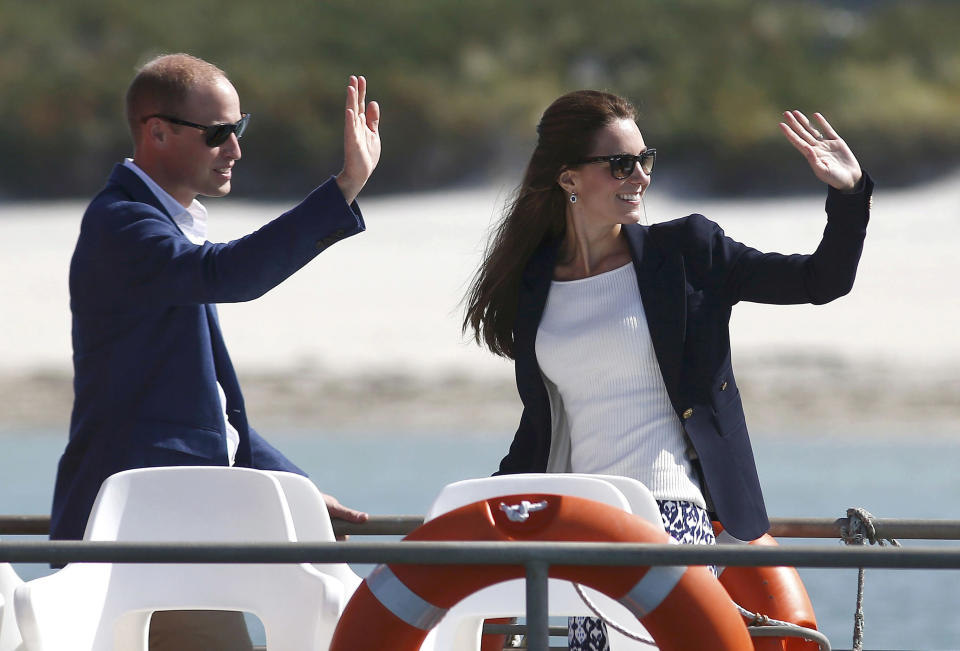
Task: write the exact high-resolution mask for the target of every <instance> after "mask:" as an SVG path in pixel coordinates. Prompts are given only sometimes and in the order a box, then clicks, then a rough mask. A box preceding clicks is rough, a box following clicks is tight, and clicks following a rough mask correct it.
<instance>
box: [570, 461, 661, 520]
mask: <svg viewBox="0 0 960 651" xmlns="http://www.w3.org/2000/svg"><path fill="white" fill-rule="evenodd" d="M571 475H572V476H574V477H591V478H593V479H600V480H602V481H605V482H608V483H610V484H613V485H614V486H616V487H617V489H618V490H619V491H620V492H621V493H623V496H624V497H626V498H627V502H629V503H630V511H631V512H633V514H634V515H638V516H640V517H641V518H643V519H644V520H646V521H647V522H649V523H650V524H652V525H654V526H656V527H663V518H662V517H661V516H660V505H659V504H657V500H656V498H654V496H653V493H651V492H650V489H649V488H647V486H646V485H645V484H644V483H643V482H642V481H639V480H637V479H633V478H632V477H621V476H619V475H588V474H582V473H571Z"/></svg>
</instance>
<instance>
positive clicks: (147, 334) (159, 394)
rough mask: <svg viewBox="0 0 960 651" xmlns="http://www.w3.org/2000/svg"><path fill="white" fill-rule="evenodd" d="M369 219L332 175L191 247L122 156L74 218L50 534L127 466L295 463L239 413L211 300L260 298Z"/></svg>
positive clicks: (78, 514)
mask: <svg viewBox="0 0 960 651" xmlns="http://www.w3.org/2000/svg"><path fill="white" fill-rule="evenodd" d="M362 230H364V223H363V217H362V215H361V214H360V211H359V208H358V207H357V205H356V203H354V204H353V205H352V206H350V205H347V203H346V201H345V200H344V197H343V195H342V194H341V192H340V190H339V187H338V186H337V184H336V183H335V182H334V181H333V180H332V179H331V180H328V181H327V182H326V183H324V184H323V185H321V186H320V187H319V188H317V189H316V190H314V191H313V192H312V193H311V194H310V195H309V196H308V197H307V198H306V199H304V200H303V201H302V202H301V203H300V204H299V205H297V206H296V207H295V208H293V209H292V210H290V211H289V212H287V213H284V214H283V215H281V216H280V217H278V218H276V219H274V220H273V221H271V222H269V223H267V224H266V225H264V226H263V227H261V228H260V229H259V230H257V231H256V232H254V233H252V234H250V235H247V236H246V237H243V238H240V239H238V240H234V241H232V242H229V243H226V244H211V243H209V242H207V243H204V244H203V245H200V246H198V245H195V244H192V243H191V242H190V241H189V240H188V239H187V238H186V236H185V235H184V234H183V233H182V232H181V231H180V229H179V228H178V227H177V225H176V224H175V223H174V221H173V219H172V218H171V216H170V215H169V214H167V212H165V210H164V208H163V207H162V205H161V204H160V202H159V201H158V200H157V198H156V197H155V196H154V194H153V193H152V192H151V191H150V189H149V188H148V187H147V186H146V184H145V183H144V182H143V181H142V180H141V179H140V178H139V177H138V176H137V175H136V174H135V173H134V172H133V171H131V170H130V169H128V168H126V167H124V166H122V165H117V166H116V167H115V168H114V170H113V173H112V174H111V175H110V178H109V180H108V181H107V184H106V186H105V187H104V189H103V190H102V191H101V192H100V193H99V194H98V195H97V196H96V197H95V198H94V199H93V201H92V202H91V203H90V205H89V207H88V208H87V211H86V213H85V214H84V216H83V221H82V223H81V226H80V236H79V238H78V240H77V246H76V249H75V251H74V254H73V259H72V261H71V264H70V308H71V311H72V314H73V365H74V405H73V413H72V415H71V421H70V439H69V442H68V443H67V446H66V450H65V451H64V453H63V456H62V457H61V459H60V464H59V468H58V471H57V481H56V488H55V492H54V498H53V508H52V522H51V534H50V537H51V538H60V539H79V538H81V537H82V536H83V531H84V527H85V525H86V520H87V517H88V515H89V513H90V508H91V507H92V505H93V501H94V498H95V497H96V494H97V491H98V490H99V489H100V484H101V483H102V482H103V480H104V479H106V478H107V477H108V476H110V475H111V474H114V473H116V472H119V471H121V470H127V469H130V468H142V467H150V466H172V465H227V463H228V459H227V448H226V431H225V424H224V417H223V409H222V406H221V402H220V397H219V393H218V389H217V383H218V382H219V384H220V385H221V386H222V387H223V391H224V393H225V394H226V407H227V416H228V419H229V421H230V423H231V425H232V426H233V427H234V428H235V429H236V430H237V432H238V433H239V435H240V444H239V448H238V450H237V452H236V457H235V464H236V465H237V466H244V467H252V468H261V469H271V470H286V471H291V472H297V473H300V474H303V471H302V470H300V469H299V468H297V467H296V466H295V465H293V464H292V463H291V462H290V461H289V460H287V459H286V458H285V457H284V456H283V455H282V454H280V452H278V451H277V450H276V449H275V448H274V447H272V446H271V445H270V444H268V443H267V442H266V441H264V440H263V439H262V438H261V437H260V436H259V435H258V434H257V432H256V431H255V430H254V429H253V428H252V427H250V425H249V424H248V422H247V414H246V410H245V409H244V404H243V396H242V395H241V392H240V385H239V383H238V381H237V376H236V373H235V372H234V369H233V365H232V364H231V362H230V356H229V355H228V354H227V348H226V345H225V344H224V340H223V336H222V335H221V332H220V325H219V323H218V320H217V310H216V307H215V304H216V303H233V302H240V301H249V300H252V299H255V298H257V297H259V296H261V295H263V294H264V293H265V292H267V291H268V290H270V289H272V288H273V287H275V286H276V285H278V284H279V283H280V282H282V281H283V280H284V279H286V278H287V277H289V276H290V275H291V274H292V273H294V272H295V271H297V270H298V269H300V268H301V267H302V266H303V265H305V264H306V263H307V262H309V261H310V260H312V259H313V258H314V256H316V255H317V254H318V253H320V252H321V251H322V250H323V249H325V248H327V247H329V246H330V245H331V244H333V243H334V242H336V241H338V240H340V239H343V238H345V237H348V236H350V235H353V234H355V233H358V232H360V231H362Z"/></svg>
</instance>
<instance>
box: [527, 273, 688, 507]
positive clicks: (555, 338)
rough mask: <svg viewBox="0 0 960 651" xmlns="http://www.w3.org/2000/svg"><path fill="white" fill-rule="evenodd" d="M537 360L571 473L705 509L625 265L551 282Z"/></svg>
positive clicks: (631, 275) (636, 291)
mask: <svg viewBox="0 0 960 651" xmlns="http://www.w3.org/2000/svg"><path fill="white" fill-rule="evenodd" d="M537 360H538V362H539V363H540V369H541V371H543V374H544V375H546V376H547V378H548V379H549V380H550V381H551V382H553V383H554V384H555V385H556V386H557V389H558V391H559V393H560V397H561V398H562V401H563V408H564V410H565V412H566V417H567V421H568V423H569V425H570V447H571V449H570V452H571V459H570V462H571V470H572V471H573V472H586V473H599V474H611V475H622V476H626V477H633V478H634V479H638V480H640V481H641V482H643V483H644V484H645V485H646V486H647V487H648V488H649V489H650V490H651V492H652V493H653V495H654V497H656V498H657V499H659V500H666V499H670V500H684V501H689V502H693V503H694V504H698V505H700V506H705V503H704V499H703V495H702V493H701V491H700V487H699V484H698V483H697V481H696V480H695V479H694V474H693V470H692V468H691V466H690V461H689V459H688V458H687V443H686V436H685V434H684V431H683V427H682V425H681V424H680V419H679V418H677V415H676V413H675V412H674V410H673V407H672V406H671V404H670V398H669V396H668V395H667V389H666V386H665V385H664V383H663V376H662V374H661V373H660V365H659V364H658V363H657V358H656V354H655V352H654V350H653V342H652V340H651V339H650V331H649V329H648V328H647V319H646V316H645V315H644V312H643V303H642V302H641V300H640V291H639V289H638V287H637V278H636V275H635V273H634V268H633V264H632V263H629V264H626V265H624V266H623V267H620V268H618V269H614V270H612V271H608V272H606V273H602V274H598V275H596V276H591V277H589V278H583V279H581V280H572V281H564V282H561V281H556V280H555V281H553V283H552V284H551V285H550V294H549V295H548V297H547V305H546V308H545V309H544V312H543V318H542V319H541V321H540V329H539V330H538V332H537Z"/></svg>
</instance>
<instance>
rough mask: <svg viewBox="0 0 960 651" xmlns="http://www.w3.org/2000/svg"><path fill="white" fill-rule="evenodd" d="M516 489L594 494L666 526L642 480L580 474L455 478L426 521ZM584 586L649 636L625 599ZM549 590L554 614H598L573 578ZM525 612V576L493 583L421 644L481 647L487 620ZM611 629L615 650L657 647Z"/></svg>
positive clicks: (608, 610) (460, 649) (450, 650)
mask: <svg viewBox="0 0 960 651" xmlns="http://www.w3.org/2000/svg"><path fill="white" fill-rule="evenodd" d="M516 493H556V494H561V495H573V496H576V497H583V498H587V499H592V500H596V501H598V502H603V503H604V504H609V505H611V506H615V507H617V508H619V509H622V510H624V511H627V512H630V513H635V514H637V515H639V516H640V517H642V518H644V519H645V520H647V521H648V522H651V523H652V524H654V525H655V526H657V527H659V528H662V527H663V520H662V519H661V517H660V509H659V507H658V506H657V502H656V500H655V499H654V498H653V495H652V494H651V493H650V491H649V490H648V489H647V487H646V486H644V485H643V484H642V483H641V482H639V481H637V480H635V479H630V478H627V477H615V476H610V475H586V474H578V473H560V474H544V473H531V474H517V475H502V476H497V477H485V478H482V479H467V480H464V481H459V482H455V483H453V484H449V485H447V486H445V487H444V488H443V489H442V490H441V491H440V494H439V495H438V496H437V497H436V499H435V500H434V502H433V504H432V505H431V506H430V508H429V509H428V510H427V514H426V516H425V520H432V519H434V518H436V517H438V516H440V515H442V514H443V513H446V512H448V511H452V510H454V509H457V508H459V507H461V506H465V505H467V504H471V503H473V502H477V501H479V500H484V499H489V498H491V497H496V496H498V495H511V494H516ZM582 589H583V591H584V593H585V594H586V595H587V596H588V597H589V598H590V600H591V601H592V602H593V603H594V604H596V605H597V607H598V608H599V609H600V610H601V612H603V613H604V614H606V615H609V616H610V617H611V618H612V619H613V620H614V621H616V622H619V623H621V624H623V625H624V626H625V627H626V628H627V629H628V630H631V631H634V632H636V633H639V634H640V635H647V634H646V631H645V629H644V628H643V626H642V625H641V624H640V623H639V622H638V621H637V619H636V617H635V616H634V615H633V614H632V613H631V612H630V611H629V610H627V609H626V608H625V607H624V606H622V605H621V604H620V603H619V602H617V601H615V600H614V599H611V598H610V597H608V596H607V595H605V594H603V593H601V592H597V591H596V590H593V589H591V588H587V587H585V586H584V587H583V588H582ZM547 595H548V596H547V601H548V610H549V614H550V615H551V616H561V615H562V616H569V615H590V616H592V615H593V613H592V612H591V611H590V609H589V608H588V607H587V606H586V604H584V603H583V600H582V599H581V598H580V596H579V595H578V594H577V593H576V591H575V590H574V588H573V584H571V583H570V582H568V581H564V580H561V579H549V580H548V582H547ZM525 614H526V587H525V583H524V581H523V580H522V579H514V580H511V581H505V582H503V583H498V584H495V585H491V586H488V587H486V588H483V589H482V590H479V591H477V592H475V593H473V594H471V595H470V596H468V597H467V598H465V599H463V600H462V601H460V602H459V603H457V604H456V605H455V606H453V607H452V608H451V609H450V610H449V611H448V612H447V614H446V616H445V617H444V618H443V620H441V622H440V624H438V625H437V627H436V628H434V629H433V630H432V631H431V632H430V634H429V635H428V637H427V640H426V643H425V646H424V647H421V648H423V649H426V648H428V647H429V645H431V644H432V645H434V646H435V648H436V649H444V650H446V651H476V650H477V649H479V648H480V636H481V634H482V630H483V620H484V619H490V618H496V617H512V616H523V615H525ZM608 634H609V639H610V646H611V648H612V649H614V650H615V651H628V650H633V649H643V650H644V651H649V649H651V648H653V647H650V646H648V645H645V644H641V643H639V642H636V641H635V640H632V639H630V638H629V637H627V636H625V635H623V634H621V633H620V632H618V631H616V630H615V629H612V628H608Z"/></svg>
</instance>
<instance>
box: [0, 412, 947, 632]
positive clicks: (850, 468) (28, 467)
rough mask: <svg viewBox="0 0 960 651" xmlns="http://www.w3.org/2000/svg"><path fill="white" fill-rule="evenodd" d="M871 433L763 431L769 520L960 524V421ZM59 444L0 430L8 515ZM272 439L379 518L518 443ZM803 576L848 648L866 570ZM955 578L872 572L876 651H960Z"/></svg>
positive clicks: (1, 489)
mask: <svg viewBox="0 0 960 651" xmlns="http://www.w3.org/2000/svg"><path fill="white" fill-rule="evenodd" d="M866 430H867V428H866V426H861V431H859V432H857V433H856V434H857V435H856V436H849V428H845V431H844V432H843V434H846V435H845V436H840V434H841V432H832V431H829V430H824V429H823V428H820V429H817V430H816V431H813V430H810V431H805V430H803V429H799V428H798V429H797V430H796V431H793V432H790V433H789V434H790V436H788V437H783V436H781V437H778V438H772V437H768V436H764V433H763V432H762V431H755V432H754V438H755V448H756V454H757V462H758V465H759V468H760V474H761V481H762V482H763V485H764V489H765V494H766V498H767V504H768V507H769V511H770V513H771V514H772V515H774V516H784V517H786V516H791V517H793V516H797V517H800V516H815V517H840V516H842V515H845V513H846V509H847V507H850V506H862V507H865V508H866V509H868V510H869V511H871V512H872V513H873V514H874V515H876V516H878V517H910V518H949V519H960V504H957V502H956V499H955V496H957V495H960V473H957V472H956V465H957V460H958V459H960V424H945V425H930V424H927V425H913V426H908V425H902V426H900V425H891V424H886V425H884V426H883V428H882V429H880V430H878V431H879V433H876V434H869V433H868V432H867V431H866ZM61 436H62V435H61V434H59V433H54V432H50V431H18V432H12V431H4V430H2V429H0V442H2V444H3V447H4V453H3V455H2V457H0V512H2V513H43V512H47V510H48V509H49V503H50V496H51V491H52V488H51V487H52V484H53V475H54V472H55V467H56V461H57V458H58V456H59V453H60V449H61V445H62V438H61ZM270 438H271V439H272V440H273V441H274V442H275V443H276V444H278V445H279V447H280V448H281V449H283V450H284V451H285V452H286V453H287V454H288V455H289V456H291V457H292V458H293V459H295V460H296V461H297V462H298V463H299V464H300V465H301V466H302V467H303V468H304V469H305V470H307V471H308V472H309V473H310V474H311V476H312V477H313V478H314V480H315V481H316V482H317V483H318V484H319V485H320V487H321V488H322V489H324V490H327V491H329V492H331V493H333V494H335V495H337V496H338V497H339V498H340V499H341V501H343V502H344V503H347V504H349V505H351V506H356V507H358V508H363V509H366V510H368V511H370V512H371V513H376V514H380V513H383V514H385V513H404V514H410V513H423V512H424V510H425V509H426V507H427V505H428V504H429V503H430V501H431V500H432V497H433V496H434V494H435V493H436V492H437V491H438V490H439V488H440V487H441V486H443V485H444V484H446V483H449V482H451V481H456V480H458V479H463V478H467V477H480V476H485V475H488V474H490V472H491V471H492V469H494V468H495V466H496V463H497V461H498V460H499V457H500V456H501V454H502V453H503V452H504V451H505V449H506V446H507V443H508V440H507V436H506V435H499V434H489V435H484V434H482V433H463V432H433V433H430V435H424V434H422V433H420V434H414V433H409V432H398V433H396V434H389V435H388V434H385V433H371V432H348V431H341V432H327V433H324V434H323V435H312V434H310V433H309V432H304V431H286V432H275V433H273V435H272V436H271V437H270ZM781 542H783V543H784V544H791V543H793V542H799V541H791V540H788V541H781ZM822 544H825V545H834V544H838V543H835V542H832V541H824V542H823V543H822ZM907 544H913V543H907ZM922 544H929V543H922ZM17 569H18V571H19V572H20V573H21V575H22V576H24V577H25V578H32V577H35V576H39V575H41V574H44V573H46V571H47V570H46V569H45V568H43V567H38V566H31V565H24V566H18V568H17ZM801 575H802V576H803V578H804V581H805V583H806V585H807V589H808V591H809V592H810V595H811V598H812V600H813V603H814V606H815V608H816V610H817V616H818V619H819V622H820V625H821V629H822V630H823V631H824V632H825V633H826V634H827V635H828V636H829V637H830V639H831V641H832V643H833V645H834V647H836V648H849V647H850V639H851V632H852V622H853V607H854V603H855V596H856V571H855V570H839V571H838V570H801ZM957 578H958V577H957V574H956V572H953V571H944V572H932V571H906V570H902V571H889V570H870V571H868V572H867V576H866V597H865V612H866V639H865V641H866V647H867V648H873V649H948V648H960V619H958V618H957V617H956V615H955V613H956V604H957V603H958V602H960V583H958V581H957ZM256 635H257V634H256V633H255V637H256ZM261 641H262V638H261Z"/></svg>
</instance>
